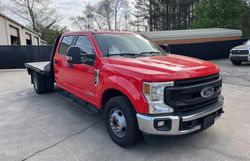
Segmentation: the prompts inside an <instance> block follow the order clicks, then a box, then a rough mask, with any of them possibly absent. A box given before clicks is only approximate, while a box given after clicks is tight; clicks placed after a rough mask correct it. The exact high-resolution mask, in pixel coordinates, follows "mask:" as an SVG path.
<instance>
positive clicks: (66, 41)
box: [58, 36, 75, 55]
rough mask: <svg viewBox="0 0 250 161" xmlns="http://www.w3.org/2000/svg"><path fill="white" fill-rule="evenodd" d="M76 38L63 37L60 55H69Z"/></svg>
mask: <svg viewBox="0 0 250 161" xmlns="http://www.w3.org/2000/svg"><path fill="white" fill-rule="evenodd" d="M74 37H75V36H64V37H63V39H62V41H61V44H60V47H59V51H58V52H59V54H61V55H66V54H67V50H68V48H69V47H70V46H71V45H72V43H73V40H74Z"/></svg>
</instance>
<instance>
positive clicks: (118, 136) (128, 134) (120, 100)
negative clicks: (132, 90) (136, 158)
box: [104, 96, 142, 147]
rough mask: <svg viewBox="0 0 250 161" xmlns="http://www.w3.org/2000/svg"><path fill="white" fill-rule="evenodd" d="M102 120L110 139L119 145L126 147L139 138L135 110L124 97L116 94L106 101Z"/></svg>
mask: <svg viewBox="0 0 250 161" xmlns="http://www.w3.org/2000/svg"><path fill="white" fill-rule="evenodd" d="M104 120H105V125H106V128H107V131H108V133H109V135H110V137H111V139H112V140H113V141H114V142H115V143H116V144H118V145H119V146H122V147H128V146H131V145H133V144H135V143H137V142H139V141H140V140H141V138H142V134H141V132H140V131H139V128H138V123H137V119H136V112H135V110H134V107H133V106H132V104H131V103H130V101H129V100H128V99H127V98H126V97H124V96H117V97H114V98H111V99H110V100H109V101H108V102H107V103H106V105H105V110H104Z"/></svg>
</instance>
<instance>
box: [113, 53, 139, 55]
mask: <svg viewBox="0 0 250 161" xmlns="http://www.w3.org/2000/svg"><path fill="white" fill-rule="evenodd" d="M115 55H120V56H140V55H141V54H136V53H115V54H109V55H108V56H115Z"/></svg>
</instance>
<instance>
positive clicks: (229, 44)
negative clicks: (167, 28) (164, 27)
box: [169, 39, 248, 60]
mask: <svg viewBox="0 0 250 161" xmlns="http://www.w3.org/2000/svg"><path fill="white" fill-rule="evenodd" d="M247 40H248V39H240V40H230V41H218V42H206V43H193V44H176V45H169V47H170V51H171V53H174V54H179V55H185V56H190V57H195V58H199V59H203V60H213V59H223V58H228V57H229V54H230V50H231V49H232V48H233V47H235V46H238V45H242V44H243V43H244V42H245V41H247Z"/></svg>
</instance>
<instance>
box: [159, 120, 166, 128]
mask: <svg viewBox="0 0 250 161" xmlns="http://www.w3.org/2000/svg"><path fill="white" fill-rule="evenodd" d="M164 124H165V121H159V122H158V123H157V127H162V126H164Z"/></svg>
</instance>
